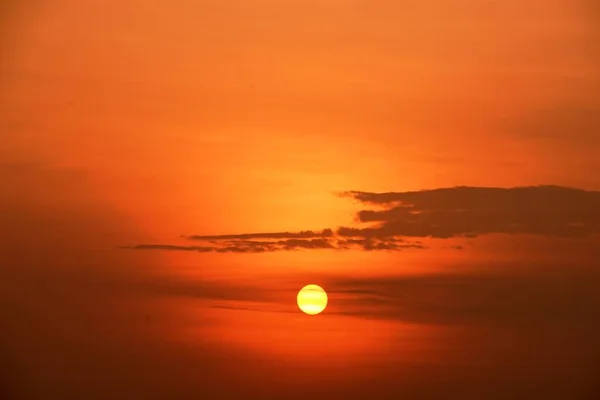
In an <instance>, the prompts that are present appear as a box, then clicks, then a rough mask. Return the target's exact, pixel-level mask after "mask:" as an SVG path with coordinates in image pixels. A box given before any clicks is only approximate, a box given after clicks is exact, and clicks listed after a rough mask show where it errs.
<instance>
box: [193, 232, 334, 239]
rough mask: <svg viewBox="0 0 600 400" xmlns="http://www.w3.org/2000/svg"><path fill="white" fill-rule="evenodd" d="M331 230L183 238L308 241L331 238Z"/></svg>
mask: <svg viewBox="0 0 600 400" xmlns="http://www.w3.org/2000/svg"><path fill="white" fill-rule="evenodd" d="M331 236H333V231H332V230H331V229H323V230H322V231H316V232H315V231H301V232H275V233H242V234H237V235H236V234H234V235H191V236H184V237H185V238H187V239H190V240H226V239H310V238H321V237H331Z"/></svg>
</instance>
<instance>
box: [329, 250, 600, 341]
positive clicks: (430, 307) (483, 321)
mask: <svg viewBox="0 0 600 400" xmlns="http://www.w3.org/2000/svg"><path fill="white" fill-rule="evenodd" d="M511 266H512V269H511V268H509V269H508V270H507V269H506V268H504V269H503V268H495V269H494V271H493V272H485V268H479V269H478V270H479V272H469V273H460V274H452V273H436V274H429V275H418V276H414V275H413V276H397V277H384V278H375V277H370V278H366V277H363V278H361V279H352V278H343V277H336V278H331V279H330V280H328V281H327V282H326V286H328V287H330V288H331V293H334V295H335V294H345V295H347V296H346V297H344V298H343V299H336V303H338V305H337V306H338V308H337V310H339V311H338V313H339V314H343V315H355V316H360V317H367V318H374V319H393V320H399V321H403V322H412V323H422V324H436V325H456V326H458V325H483V326H500V325H501V326H521V327H523V326H530V325H531V326H537V327H546V326H548V325H554V326H562V327H568V326H571V325H572V326H573V328H572V329H575V328H574V326H575V325H576V326H577V327H578V329H586V330H588V331H589V330H590V329H591V328H592V327H594V329H597V328H600V322H599V321H598V319H597V318H596V317H595V315H596V310H598V308H599V307H600V298H599V297H598V296H597V282H598V279H599V277H600V274H599V272H598V270H587V271H584V270H568V269H567V270H565V269H564V268H563V266H562V265H554V264H552V263H541V264H537V265H528V268H529V270H527V271H524V268H519V267H520V263H519V262H518V261H515V262H513V263H512V264H511ZM482 267H483V266H482ZM517 270H519V272H516V271H517ZM369 303H377V306H376V307H375V306H371V305H369Z"/></svg>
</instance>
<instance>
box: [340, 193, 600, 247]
mask: <svg viewBox="0 0 600 400" xmlns="http://www.w3.org/2000/svg"><path fill="white" fill-rule="evenodd" d="M346 195H347V196H350V197H352V198H354V199H356V200H358V201H360V202H362V203H364V204H370V205H379V206H386V207H385V208H384V209H383V210H362V211H359V212H358V219H359V221H360V222H364V223H367V222H371V223H378V226H377V227H375V228H364V229H356V228H340V229H339V230H338V233H340V234H342V235H345V236H366V237H371V236H373V237H394V236H413V237H433V238H450V237H475V236H480V235H485V234H492V233H506V234H531V235H543V236H553V237H576V236H588V235H593V234H597V233H600V192H595V191H586V190H581V189H572V188H565V187H559V186H531V187H517V188H508V189H506V188H491V187H454V188H441V189H434V190H421V191H413V192H388V193H368V192H348V193H346Z"/></svg>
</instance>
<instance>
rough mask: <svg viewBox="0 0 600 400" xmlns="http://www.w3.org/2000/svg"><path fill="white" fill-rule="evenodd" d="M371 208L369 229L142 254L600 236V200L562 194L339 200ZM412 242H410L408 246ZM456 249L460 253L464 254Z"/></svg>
mask: <svg viewBox="0 0 600 400" xmlns="http://www.w3.org/2000/svg"><path fill="white" fill-rule="evenodd" d="M339 195H340V196H341V197H349V198H352V199H354V200H356V201H358V202H360V203H361V204H363V205H364V206H370V207H374V208H376V209H363V210H359V211H358V212H357V214H356V219H357V221H358V222H359V223H361V224H366V225H368V226H363V227H347V226H342V227H339V228H337V229H332V228H327V229H323V230H304V231H300V232H274V233H241V234H223V235H190V236H183V238H185V239H187V240H191V241H196V242H201V243H202V245H194V246H181V245H170V244H140V245H135V246H125V247H124V248H128V249H135V250H169V251H196V252H202V253H209V252H216V253H263V252H273V251H286V250H315V249H337V250H357V249H360V250H365V251H373V250H387V251H400V250H406V249H424V248H426V247H425V246H424V245H423V244H422V243H421V241H419V240H417V239H418V238H436V239H447V238H465V237H469V238H473V237H478V236H482V235H488V234H512V235H516V234H525V235H539V236H546V237H563V238H566V237H568V238H573V237H587V236H593V235H596V234H600V192H597V191H588V190H583V189H574V188H567V187H560V186H552V185H545V186H528V187H515V188H494V187H467V186H462V187H453V188H439V189H432V190H420V191H407V192H386V193H372V192H360V191H350V192H344V193H340V194H339ZM407 238H408V239H407ZM453 248H456V249H460V246H454V247H453Z"/></svg>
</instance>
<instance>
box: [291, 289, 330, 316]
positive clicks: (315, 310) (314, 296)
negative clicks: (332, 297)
mask: <svg viewBox="0 0 600 400" xmlns="http://www.w3.org/2000/svg"><path fill="white" fill-rule="evenodd" d="M297 301H298V307H299V308H300V310H302V311H303V312H305V313H306V314H308V315H317V314H319V313H321V312H322V311H323V310H324V309H325V307H327V293H326V292H325V290H323V288H322V287H321V286H318V285H306V286H304V287H303V288H302V289H300V291H299V292H298V297H297Z"/></svg>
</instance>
